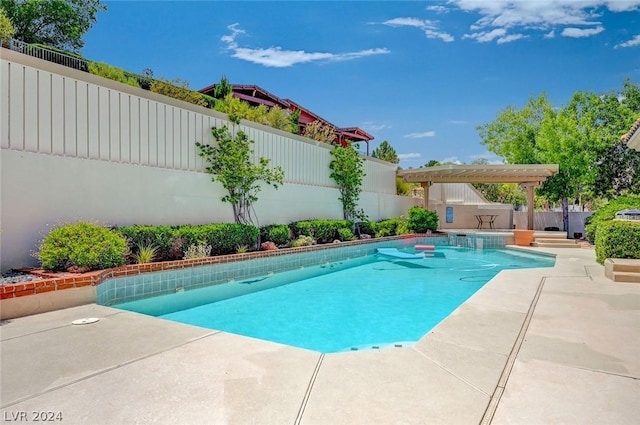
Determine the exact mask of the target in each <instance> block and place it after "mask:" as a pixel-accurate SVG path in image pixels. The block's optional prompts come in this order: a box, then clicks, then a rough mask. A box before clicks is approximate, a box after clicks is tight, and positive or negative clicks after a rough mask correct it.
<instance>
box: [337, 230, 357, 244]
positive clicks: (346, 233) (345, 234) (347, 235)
mask: <svg viewBox="0 0 640 425" xmlns="http://www.w3.org/2000/svg"><path fill="white" fill-rule="evenodd" d="M338 239H340V240H341V241H352V240H354V239H355V236H353V232H352V231H351V229H349V228H348V227H342V228H340V229H338Z"/></svg>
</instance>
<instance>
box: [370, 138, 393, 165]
mask: <svg viewBox="0 0 640 425" xmlns="http://www.w3.org/2000/svg"><path fill="white" fill-rule="evenodd" d="M371 156H373V157H374V158H378V159H381V160H383V161H387V162H391V163H392V164H397V163H399V162H400V158H398V154H397V153H396V150H395V149H394V148H393V146H391V144H389V142H387V141H386V140H385V141H383V142H382V143H380V146H378V147H377V148H375V149H374V150H373V152H372V154H371Z"/></svg>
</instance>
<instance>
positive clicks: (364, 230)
mask: <svg viewBox="0 0 640 425" xmlns="http://www.w3.org/2000/svg"><path fill="white" fill-rule="evenodd" d="M373 226H374V223H371V222H370V221H360V222H358V223H356V228H358V229H359V234H361V235H362V234H365V235H370V236H374V235H375V234H376V231H375V230H374V229H373Z"/></svg>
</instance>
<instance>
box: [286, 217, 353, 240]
mask: <svg viewBox="0 0 640 425" xmlns="http://www.w3.org/2000/svg"><path fill="white" fill-rule="evenodd" d="M289 227H291V230H292V231H293V234H294V236H296V237H298V236H301V235H302V236H312V237H313V238H315V239H316V241H317V242H318V243H331V242H333V241H334V240H336V239H339V238H340V236H339V234H338V230H339V229H343V228H345V227H346V228H349V229H351V228H352V227H353V222H351V221H349V220H323V219H318V220H303V221H296V222H293V223H291V224H290V226H289Z"/></svg>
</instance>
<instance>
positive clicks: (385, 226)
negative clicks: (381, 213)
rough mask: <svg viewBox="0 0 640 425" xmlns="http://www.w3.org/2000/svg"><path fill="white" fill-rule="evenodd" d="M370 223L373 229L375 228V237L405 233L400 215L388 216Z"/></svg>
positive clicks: (404, 226)
mask: <svg viewBox="0 0 640 425" xmlns="http://www.w3.org/2000/svg"><path fill="white" fill-rule="evenodd" d="M371 224H372V225H373V226H372V227H373V230H375V237H376V238H382V237H385V236H395V235H401V234H403V233H406V225H405V223H404V220H403V219H402V218H401V217H396V218H389V219H386V220H381V221H378V222H377V223H371Z"/></svg>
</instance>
